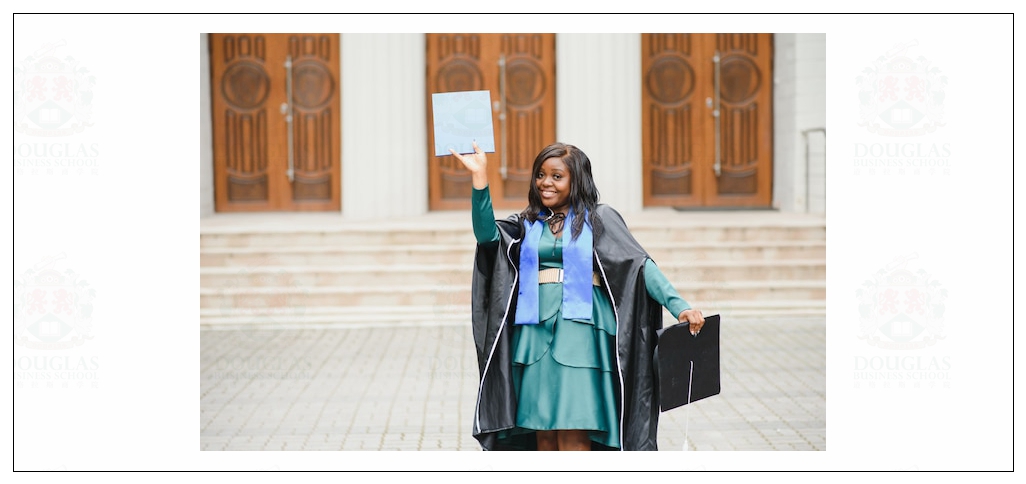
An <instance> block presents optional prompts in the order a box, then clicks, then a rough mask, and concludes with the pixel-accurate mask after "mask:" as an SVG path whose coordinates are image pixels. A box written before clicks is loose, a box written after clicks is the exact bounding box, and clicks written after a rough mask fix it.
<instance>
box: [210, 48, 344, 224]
mask: <svg viewBox="0 0 1026 484" xmlns="http://www.w3.org/2000/svg"><path fill="white" fill-rule="evenodd" d="M338 49H339V35H338V34H210V59H211V89H210V91H211V104H212V107H213V116H212V119H213V138H214V139H213V143H214V207H215V210H216V211H218V212H245V211H307V210H309V211H315V210H323V211H328V210H331V211H339V210H341V200H342V198H341V194H340V189H341V170H340V167H339V165H340V161H341V155H340V153H341V151H340V149H341V146H340V144H341V143H340V137H341V128H340V114H339V111H340V105H339V99H340V97H339V82H338V80H339V50H338Z"/></svg>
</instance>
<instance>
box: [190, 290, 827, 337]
mask: <svg viewBox="0 0 1026 484" xmlns="http://www.w3.org/2000/svg"><path fill="white" fill-rule="evenodd" d="M695 306H696V307H698V308H700V309H702V311H703V313H704V314H706V315H711V314H719V315H720V316H721V319H722V321H723V322H724V324H729V322H730V320H731V319H732V318H750V317H765V316H805V315H808V316H823V315H825V314H826V303H825V301H822V300H820V301H813V300H783V299H776V300H771V301H705V302H703V303H702V304H701V305H698V304H696V305H695ZM663 313H664V314H663V324H664V325H669V324H672V323H673V321H674V319H673V316H672V315H670V314H669V313H668V312H666V311H663ZM200 324H201V327H202V328H203V329H235V328H261V327H265V328H298V327H307V326H322V327H327V326H345V327H355V326H361V325H465V326H469V325H470V306H464V307H456V306H452V307H438V306H398V307H396V306H392V307H377V306H366V307H364V306H318V307H311V308H306V309H305V310H302V311H300V310H289V311H273V310H269V308H203V309H201V310H200ZM468 338H469V335H468ZM467 344H473V343H472V341H471V340H468V341H467Z"/></svg>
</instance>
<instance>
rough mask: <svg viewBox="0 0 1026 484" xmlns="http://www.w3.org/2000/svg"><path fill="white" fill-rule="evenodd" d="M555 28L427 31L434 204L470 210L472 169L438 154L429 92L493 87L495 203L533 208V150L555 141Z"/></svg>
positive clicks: (491, 175)
mask: <svg viewBox="0 0 1026 484" xmlns="http://www.w3.org/2000/svg"><path fill="white" fill-rule="evenodd" d="M555 42H556V39H555V34H428V35H427V82H426V83H425V84H426V86H427V90H428V92H427V100H428V101H427V102H428V103H429V105H428V108H427V113H428V119H427V124H426V129H427V132H428V145H427V146H426V151H425V153H426V156H427V161H428V177H429V185H428V193H429V200H430V202H429V206H430V208H431V209H432V210H466V209H469V208H470V191H471V187H472V185H471V181H470V172H468V171H467V170H466V169H465V168H463V165H462V164H461V163H460V162H459V161H458V160H456V159H455V158H453V157H452V156H443V157H436V156H434V148H433V147H434V133H433V129H432V125H433V123H432V121H431V106H430V102H431V94H432V93H436V92H454V91H478V90H488V91H490V92H491V98H492V108H493V109H492V114H493V115H492V123H493V128H494V129H493V131H494V133H495V153H490V154H489V155H488V166H489V177H488V178H489V184H490V191H491V195H492V201H493V203H494V205H495V207H496V208H501V209H507V210H521V209H523V208H524V207H526V206H527V191H528V188H529V187H530V185H529V184H530V183H531V179H532V176H531V165H532V163H533V162H534V157H535V155H537V154H538V152H539V151H540V150H541V149H542V148H544V147H545V146H546V145H548V144H549V143H552V142H554V141H556V139H555V138H556V117H555V109H556V89H555V71H556V63H555Z"/></svg>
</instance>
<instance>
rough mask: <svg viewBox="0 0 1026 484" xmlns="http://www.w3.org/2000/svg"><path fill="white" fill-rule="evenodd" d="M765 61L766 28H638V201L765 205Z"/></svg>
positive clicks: (768, 117)
mask: <svg viewBox="0 0 1026 484" xmlns="http://www.w3.org/2000/svg"><path fill="white" fill-rule="evenodd" d="M717 58H718V62H717ZM772 65H773V37H772V34H643V35H642V75H643V78H642V86H643V88H642V140H643V141H642V155H643V162H642V165H643V170H644V174H643V180H644V181H643V189H644V204H645V206H675V207H768V206H770V203H771V196H772V193H771V190H772V177H773V144H772V142H773V111H772V99H773V91H772V82H773V72H772ZM717 98H718V99H719V102H718V104H717V101H716V99H717ZM717 107H718V110H717ZM717 112H718V116H717ZM717 148H718V149H717Z"/></svg>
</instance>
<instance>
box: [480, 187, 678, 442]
mask: <svg viewBox="0 0 1026 484" xmlns="http://www.w3.org/2000/svg"><path fill="white" fill-rule="evenodd" d="M471 201H472V205H473V221H474V235H475V237H476V238H477V241H478V243H487V242H493V241H496V240H498V238H499V232H498V229H497V228H496V227H495V216H494V212H493V210H492V201H491V195H490V194H489V191H488V189H487V188H485V189H483V190H477V189H475V190H474V191H473V195H472V197H471ZM564 233H565V234H566V235H567V236H569V234H570V230H568V229H567V230H564ZM561 236H562V234H561ZM538 247H539V249H538V260H539V265H540V268H541V269H548V268H562V267H563V248H562V243H561V240H560V238H556V237H555V236H554V235H553V234H552V232H551V231H549V230H548V228H547V227H546V228H545V230H543V231H542V237H541V241H540V242H539V244H538ZM645 285H646V287H647V289H648V293H649V296H650V297H652V299H654V300H656V301H657V302H659V303H660V304H661V305H662V306H663V307H665V308H667V310H669V311H670V313H672V314H673V315H674V316H675V317H676V316H677V315H678V314H680V313H681V311H684V310H685V309H688V308H690V306H689V305H688V303H687V302H685V301H684V300H683V299H682V298H681V297H680V296H679V295H678V294H677V291H676V290H675V289H674V288H673V285H672V284H670V282H669V281H668V280H667V279H666V276H664V275H663V273H662V272H661V271H660V270H659V268H658V267H657V266H656V265H655V263H654V262H652V261H651V260H648V261H646V263H645ZM592 291H593V295H592V296H593V297H592V308H593V309H592V311H593V312H592V319H591V321H581V320H574V319H564V318H563V317H562V311H561V305H562V302H563V285H562V284H540V285H539V287H538V311H539V318H538V320H539V323H538V324H530V325H513V368H512V370H513V371H512V376H513V387H514V390H515V392H516V395H517V421H516V427H515V428H513V429H510V430H507V431H504V432H500V434H499V439H500V440H501V441H504V442H505V443H507V445H510V446H512V447H517V446H518V442H523V440H524V439H525V438H529V437H530V436H529V435H527V434H533V433H534V432H535V431H537V430H588V431H589V432H588V433H589V437H590V438H591V440H592V441H595V442H597V443H599V444H602V445H605V446H608V447H614V448H619V447H620V435H619V432H620V424H619V414H620V412H619V405H620V402H618V401H617V398H616V394H617V388H616V385H617V365H616V356H615V355H616V351H615V348H616V316H615V315H614V314H613V306H612V304H611V303H610V302H609V295H608V294H607V293H606V292H605V290H604V289H603V288H601V287H598V286H593V287H592Z"/></svg>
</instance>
